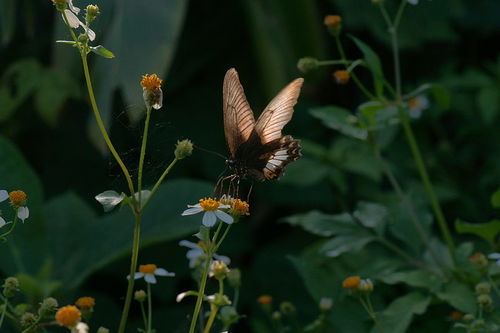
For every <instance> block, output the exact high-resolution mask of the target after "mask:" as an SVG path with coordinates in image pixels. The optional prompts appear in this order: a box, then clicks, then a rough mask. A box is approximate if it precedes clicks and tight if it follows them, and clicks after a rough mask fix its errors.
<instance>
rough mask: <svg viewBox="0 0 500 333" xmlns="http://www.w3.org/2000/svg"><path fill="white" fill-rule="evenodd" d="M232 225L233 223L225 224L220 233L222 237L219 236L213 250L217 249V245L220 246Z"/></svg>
mask: <svg viewBox="0 0 500 333" xmlns="http://www.w3.org/2000/svg"><path fill="white" fill-rule="evenodd" d="M232 225H233V223H231V224H228V225H227V227H226V230H224V233H223V234H222V237H221V238H220V241H219V242H218V243H217V246H215V250H214V252H215V251H217V250H218V249H219V247H220V246H221V244H222V242H223V241H224V239H225V238H226V236H227V234H228V233H229V230H230V229H231V226H232Z"/></svg>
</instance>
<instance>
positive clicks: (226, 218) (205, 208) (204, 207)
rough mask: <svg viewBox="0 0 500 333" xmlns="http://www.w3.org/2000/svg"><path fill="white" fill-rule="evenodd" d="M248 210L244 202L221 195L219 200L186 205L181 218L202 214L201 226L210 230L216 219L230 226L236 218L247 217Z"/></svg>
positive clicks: (204, 199) (204, 200)
mask: <svg viewBox="0 0 500 333" xmlns="http://www.w3.org/2000/svg"><path fill="white" fill-rule="evenodd" d="M249 208H250V206H249V204H248V203H247V202H246V201H243V200H240V199H235V198H232V197H231V196H226V195H223V196H222V197H221V198H220V199H219V200H217V199H212V198H203V199H200V200H199V202H198V203H197V204H195V205H188V209H186V210H185V211H184V212H183V213H182V216H187V215H194V214H198V213H201V212H204V214H203V218H202V224H203V225H204V226H205V227H208V228H210V227H213V226H214V225H215V224H216V223H217V219H219V220H221V221H222V222H224V223H227V224H231V223H233V222H234V220H235V218H236V217H239V216H242V215H249V214H250V213H249Z"/></svg>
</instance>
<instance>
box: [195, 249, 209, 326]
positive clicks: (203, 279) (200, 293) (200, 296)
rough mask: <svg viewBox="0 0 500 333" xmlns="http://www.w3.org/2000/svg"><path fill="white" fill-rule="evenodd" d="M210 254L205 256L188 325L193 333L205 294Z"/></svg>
mask: <svg viewBox="0 0 500 333" xmlns="http://www.w3.org/2000/svg"><path fill="white" fill-rule="evenodd" d="M211 258H212V256H211V254H210V255H209V256H208V257H207V260H206V263H205V267H204V268H203V274H202V276H201V282H200V290H199V291H198V297H197V298H196V305H195V307H194V312H193V318H191V326H190V327H189V333H194V330H195V329H196V322H197V320H198V315H199V314H200V309H201V303H202V301H203V296H204V294H205V287H206V284H207V277H208V269H209V268H210V259H211Z"/></svg>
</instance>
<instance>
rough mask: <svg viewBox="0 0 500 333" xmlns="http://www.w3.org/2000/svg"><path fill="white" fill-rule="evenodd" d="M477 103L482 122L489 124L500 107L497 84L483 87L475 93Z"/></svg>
mask: <svg viewBox="0 0 500 333" xmlns="http://www.w3.org/2000/svg"><path fill="white" fill-rule="evenodd" d="M477 105H478V107H479V110H480V111H481V115H482V117H483V120H484V122H485V123H486V124H487V125H491V124H492V122H493V121H494V120H495V116H496V115H497V113H498V112H499V109H500V95H499V94H498V87H497V86H490V87H484V88H482V89H480V90H479V92H478V94H477Z"/></svg>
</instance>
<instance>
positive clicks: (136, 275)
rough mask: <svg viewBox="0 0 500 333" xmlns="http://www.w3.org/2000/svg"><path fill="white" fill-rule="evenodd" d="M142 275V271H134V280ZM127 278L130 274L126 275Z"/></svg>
mask: <svg viewBox="0 0 500 333" xmlns="http://www.w3.org/2000/svg"><path fill="white" fill-rule="evenodd" d="M143 276H144V273H141V272H135V273H134V280H137V279H140V278H141V277H143ZM129 278H130V275H129V276H127V279H129Z"/></svg>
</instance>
